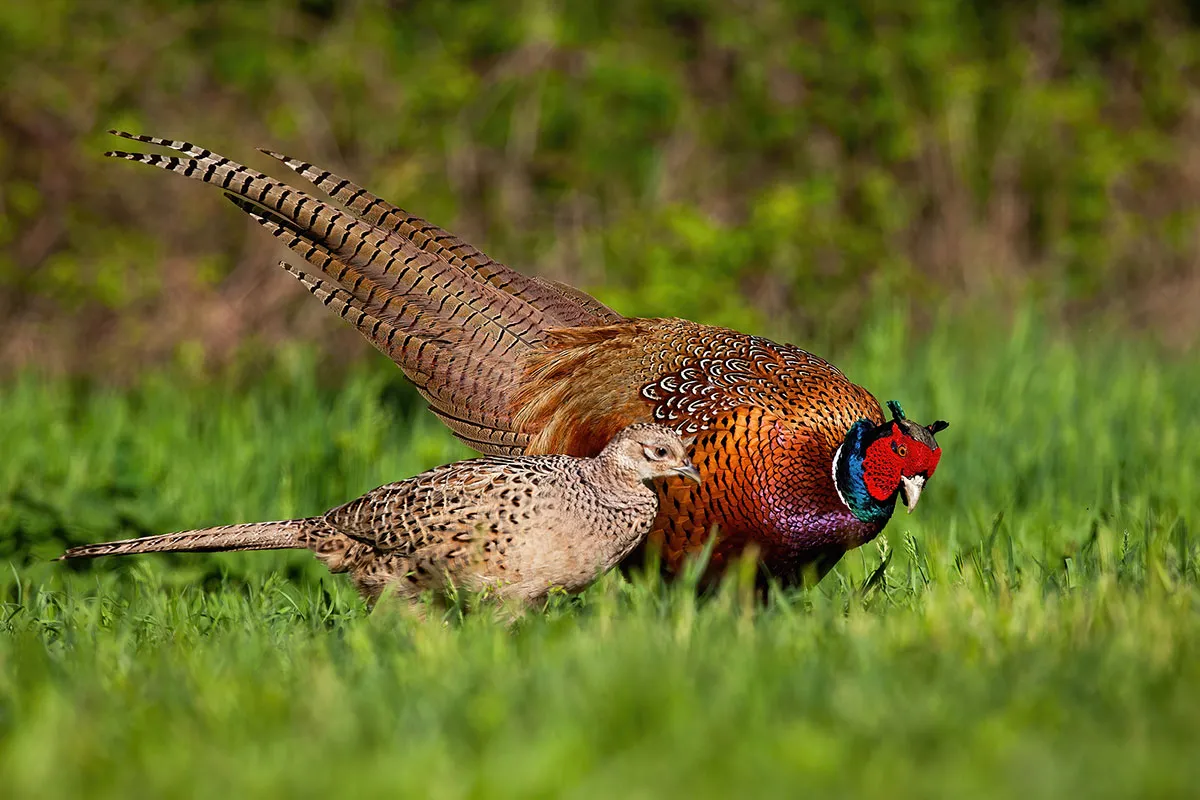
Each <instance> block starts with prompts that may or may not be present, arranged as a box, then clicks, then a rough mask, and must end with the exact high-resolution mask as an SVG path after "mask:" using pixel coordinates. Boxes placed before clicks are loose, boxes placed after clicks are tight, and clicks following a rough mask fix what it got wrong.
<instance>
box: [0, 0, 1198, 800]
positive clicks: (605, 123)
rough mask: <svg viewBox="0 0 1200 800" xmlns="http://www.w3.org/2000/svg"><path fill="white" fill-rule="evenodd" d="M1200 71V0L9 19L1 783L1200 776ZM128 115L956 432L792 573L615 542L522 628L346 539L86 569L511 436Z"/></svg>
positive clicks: (858, 786) (934, 784)
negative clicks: (477, 423) (407, 214)
mask: <svg viewBox="0 0 1200 800" xmlns="http://www.w3.org/2000/svg"><path fill="white" fill-rule="evenodd" d="M1198 67H1200V3H1186V4H1185V3H1168V2H1142V1H1140V0H1124V1H1121V2H1118V0H1098V1H1096V2H1084V1H1083V0H1075V2H1069V3H1067V2H1058V3H1055V2H1044V3H1036V4H1011V3H985V2H964V3H951V2H939V1H937V0H909V1H908V2H899V1H893V0H879V1H878V2H861V1H860V2H841V3H836V2H834V3H817V2H783V1H782V0H763V1H761V2H754V1H753V0H737V1H735V0H727V2H716V1H715V0H713V1H711V2H710V1H708V0H647V1H646V2H636V3H635V2H631V1H630V0H610V1H609V2H605V3H590V2H559V3H554V2H545V1H543V2H537V1H535V0H530V1H529V2H509V3H504V2H498V1H497V0H490V1H488V2H446V1H445V0H420V1H418V0H410V1H409V2H404V1H403V0H392V2H341V3H339V2H332V0H255V1H253V2H252V1H251V0H235V1H233V2H205V1H204V0H129V1H128V2H113V1H111V0H104V1H103V2H100V1H99V0H97V2H84V1H83V0H77V2H67V1H66V0H45V1H44V2H40V3H36V4H35V3H22V2H8V3H0V82H2V83H0V87H2V90H0V786H2V787H4V788H3V789H0V794H4V795H5V796H8V794H5V792H6V791H8V792H10V793H11V794H12V795H13V796H17V797H24V796H28V797H39V798H41V797H58V796H61V797H79V796H84V795H92V796H101V795H103V796H112V797H131V796H143V795H146V794H147V793H149V794H150V795H155V796H171V797H198V798H199V797H212V796H221V795H229V796H237V797H241V796H253V797H269V796H281V797H288V798H297V797H329V796H341V795H345V794H346V793H347V790H348V789H349V790H352V791H357V792H359V793H360V794H362V795H364V796H371V795H374V796H381V797H383V796H387V797H392V796H395V795H396V793H397V792H399V793H400V794H401V795H402V796H430V797H481V796H512V797H522V798H524V797H531V796H534V797H545V796H560V795H563V794H566V793H568V792H570V796H574V797H604V798H611V797H613V796H618V795H619V796H625V795H630V796H641V797H663V796H675V795H678V794H681V793H687V794H688V795H689V796H696V797H705V796H712V797H730V796H741V795H744V794H746V793H747V792H751V793H757V794H759V795H763V796H766V795H771V796H779V797H794V796H796V795H797V794H798V793H799V792H805V793H808V794H816V795H818V796H821V795H831V796H848V795H849V796H853V795H864V796H888V797H891V798H903V797H921V798H925V797H938V796H944V797H954V798H961V797H967V796H970V797H1012V796H1016V797H1020V798H1022V800H1030V799H1031V798H1040V797H1046V798H1055V800H1057V798H1062V797H1067V796H1087V797H1106V796H1110V797H1121V798H1125V797H1188V796H1194V794H1195V787H1196V785H1197V783H1198V782H1200V761H1198V760H1197V759H1196V757H1195V754H1196V752H1197V751H1198V747H1200V745H1198V744H1197V743H1200V713H1197V709H1200V535H1198V534H1197V531H1198V530H1200V518H1198V517H1197V509H1198V508H1200V448H1198V447H1197V446H1196V442H1197V441H1198V440H1200V415H1197V414H1196V412H1195V408H1196V402H1197V398H1200V360H1197V359H1196V357H1195V354H1194V347H1195V345H1196V343H1197V340H1198V337H1200V268H1198V267H1200V264H1198V263H1197V258H1198V256H1200V226H1198V225H1197V221H1198V220H1197V209H1200V91H1198V90H1200V72H1198ZM110 127H116V128H123V129H127V130H132V131H134V132H139V133H148V134H154V135H159V136H165V137H171V138H183V139H187V140H190V141H194V142H198V143H200V144H202V145H204V146H207V147H210V148H212V149H215V150H217V151H219V152H222V153H224V154H225V155H228V156H230V157H232V158H235V159H238V160H242V161H247V162H249V163H250V165H252V166H256V167H259V168H263V169H266V170H269V171H275V172H276V174H279V172H278V170H276V169H275V167H276V166H277V165H276V164H274V162H271V160H270V159H268V158H267V157H265V156H262V155H261V154H257V153H255V151H254V148H255V147H257V146H264V147H269V148H273V149H277V150H281V151H283V152H286V153H288V154H290V155H294V156H296V157H299V158H303V159H305V160H309V161H312V162H315V163H317V164H320V165H322V166H325V167H327V168H330V169H333V170H335V171H337V172H339V173H342V174H344V175H345V176H346V177H349V178H352V179H354V180H355V181H356V182H358V183H361V184H363V185H365V186H367V187H368V188H370V189H371V190H373V191H374V192H376V193H378V194H380V195H382V196H383V197H385V198H387V199H389V200H392V201H394V202H396V203H398V204H400V205H402V206H404V207H405V208H407V209H408V210H410V211H412V212H414V213H417V214H420V215H422V216H425V217H427V218H429V219H430V220H431V221H433V222H436V223H438V224H440V225H442V226H444V227H446V228H448V229H450V230H452V231H454V232H455V233H457V234H459V235H460V236H462V237H463V238H464V239H466V240H467V241H470V242H471V243H472V244H475V245H477V246H478V247H480V248H481V249H483V250H484V251H486V252H488V253H489V254H490V255H492V256H494V257H496V258H498V259H500V260H502V261H505V262H506V263H508V264H510V265H513V266H515V267H517V268H518V269H521V270H524V271H526V272H530V273H534V274H539V275H545V276H548V277H552V278H555V279H558V280H565V281H568V282H570V283H573V284H575V285H578V286H580V287H582V288H584V289H587V290H589V291H592V292H594V293H595V294H596V295H597V296H598V297H600V298H601V299H602V300H604V301H605V302H607V303H609V304H611V305H613V306H614V307H616V308H617V309H619V310H621V311H623V312H625V313H628V314H637V315H656V314H657V315H676V316H683V317H689V318H691V319H695V320H698V321H701V322H706V323H716V324H726V325H731V326H734V327H737V328H740V329H742V330H746V331H749V332H754V333H762V334H766V335H768V336H772V337H775V338H779V339H784V340H788V341H793V342H796V343H798V344H801V345H803V346H805V347H806V348H808V349H811V350H813V351H814V352H816V353H818V354H820V355H822V356H825V357H827V358H829V359H830V360H831V361H832V362H833V363H835V364H837V365H838V366H839V367H841V368H842V369H844V370H845V371H846V373H847V374H848V375H849V376H850V377H851V378H852V379H853V380H855V381H856V382H858V383H861V384H862V385H864V386H866V387H868V388H869V389H870V390H871V391H872V392H873V393H874V394H875V395H876V396H877V397H879V399H881V400H886V399H891V398H896V399H899V400H901V401H902V402H903V404H904V406H905V408H906V409H907V410H908V412H909V413H910V414H911V415H912V416H913V417H914V418H919V419H921V420H922V421H929V420H931V419H933V418H935V417H936V418H945V419H948V420H950V421H951V423H952V427H951V428H950V429H949V430H948V431H946V432H945V433H944V434H942V435H941V436H940V437H939V440H940V441H941V442H942V445H943V447H944V457H943V458H942V461H941V466H940V467H939V470H938V473H937V475H936V476H935V478H934V479H933V480H932V481H931V483H930V486H929V488H928V489H927V491H926V492H925V494H924V495H923V497H922V500H921V506H920V508H919V509H918V510H917V513H915V514H913V515H911V516H909V515H907V514H903V513H899V514H897V515H896V516H895V518H894V519H893V521H892V522H891V524H890V525H889V526H888V528H887V530H886V531H885V535H884V536H881V537H880V538H879V539H877V540H876V541H875V542H873V543H871V544H870V545H868V546H866V547H863V548H859V549H858V550H856V551H854V552H853V553H851V554H849V555H848V556H847V557H846V558H844V559H843V560H842V562H841V563H840V564H839V566H838V567H837V568H836V569H835V570H834V571H833V572H832V573H831V574H830V575H829V576H828V577H827V578H826V579H825V580H823V581H822V582H821V583H820V584H819V585H818V586H817V587H815V588H814V589H812V590H805V591H801V590H796V591H791V592H783V593H777V594H774V595H772V597H771V598H770V600H769V602H768V603H766V604H765V605H755V604H752V603H749V602H747V595H746V594H745V593H743V592H741V591H740V588H742V587H739V586H737V585H735V584H727V585H725V586H723V587H721V588H720V589H719V590H718V591H717V592H716V594H715V596H705V597H702V598H699V599H698V598H697V597H696V595H695V592H694V591H693V589H694V587H692V586H689V585H687V583H686V582H679V583H676V584H674V585H671V586H664V585H662V584H661V583H659V582H658V581H657V579H656V576H655V574H654V573H650V574H649V575H638V574H635V575H634V576H633V579H632V580H625V579H623V578H622V577H621V576H619V575H610V576H608V577H606V578H605V579H604V580H602V581H601V582H600V583H599V585H598V586H596V587H594V588H593V589H591V590H589V591H588V592H587V593H585V594H584V595H583V596H582V597H581V598H576V599H572V600H570V601H564V602H555V603H553V604H551V607H550V608H549V609H548V610H547V611H546V613H545V614H533V615H531V616H530V617H529V618H527V619H526V620H524V621H523V622H522V623H521V625H520V626H518V628H517V629H515V630H512V631H510V630H508V629H505V628H501V627H498V626H496V625H495V624H494V623H492V622H491V621H490V620H489V619H488V618H486V617H484V616H476V617H469V618H467V619H466V620H465V621H464V620H462V619H459V618H458V617H457V616H455V615H453V614H452V615H450V617H449V618H448V619H446V620H442V619H432V620H429V621H427V622H420V623H419V622H416V621H413V620H406V619H393V618H390V617H386V616H383V615H380V614H376V615H372V616H368V615H367V613H366V611H365V609H364V607H363V605H362V603H361V601H360V600H359V599H358V598H357V597H356V596H355V595H354V593H353V590H352V589H351V588H349V587H348V586H347V585H346V583H345V582H343V581H341V580H339V579H338V577H337V576H329V575H327V574H326V573H325V572H324V570H323V569H322V568H321V567H320V565H319V564H317V563H316V562H315V560H313V559H312V558H311V557H309V556H308V555H307V554H306V553H300V552H289V553H276V554H268V553H237V554H224V555H164V556H162V557H142V558H131V559H111V560H98V561H94V562H85V563H70V564H60V563H57V562H53V561H51V560H50V559H52V558H53V557H54V556H56V555H58V554H59V553H60V552H61V551H62V548H63V547H65V546H68V545H71V544H79V543H83V542H92V541H100V540H104V539H116V538H124V537H129V536H138V535H143V534H150V533H157V532H163V531H168V530H178V529H183V528H190V527H195V526H200V525H215V524H222V523H228V522H234V521H248V520H258V519H279V518H283V517H290V516H303V515H308V514H315V513H320V512H322V511H324V510H325V509H327V508H329V507H330V506H332V505H334V504H337V503H341V502H343V501H345V500H347V499H349V498H351V497H354V496H356V495H357V494H359V493H361V492H363V491H366V490H368V489H370V488H372V487H374V486H377V485H379V484H381V483H384V482H386V481H390V480H395V479H397V478H400V477H404V476H407V475H411V474H414V473H416V472H418V471H420V470H422V469H425V468H427V467H430V466H433V465H434V464H439V463H444V462H446V461H450V460H453V459H457V458H461V457H465V456H467V455H469V451H468V450H467V449H466V448H465V447H464V446H463V445H461V444H460V443H458V442H456V441H454V440H453V439H452V438H451V437H450V435H449V433H448V432H447V431H446V430H445V429H444V428H443V427H442V426H441V425H439V424H438V423H437V421H436V420H435V419H434V418H433V417H432V415H430V414H429V413H427V411H426V410H425V408H424V404H423V403H422V402H420V400H419V398H418V397H417V396H416V394H415V392H414V391H413V390H412V389H411V387H410V386H409V385H408V384H407V383H406V382H405V381H404V379H403V377H402V376H401V374H400V372H399V370H397V369H396V368H395V367H394V366H393V365H392V364H391V363H390V362H388V361H387V360H386V359H384V358H383V357H382V356H380V355H378V354H377V353H375V351H374V350H372V349H371V348H370V347H369V346H368V345H366V344H365V343H364V342H363V341H362V339H361V338H360V337H359V336H358V335H357V334H356V333H354V332H353V331H352V330H351V329H350V327H349V326H347V325H346V324H345V323H343V322H341V321H340V320H338V319H336V318H335V317H334V316H333V315H331V314H329V313H328V312H327V311H326V310H325V309H323V308H322V307H321V306H320V304H318V303H316V302H313V301H312V300H311V299H310V298H309V296H308V294H307V293H306V292H305V291H304V290H303V289H302V288H301V287H300V286H298V285H297V284H296V282H295V281H294V280H293V279H292V278H291V277H289V276H288V275H286V274H285V273H284V272H283V271H282V270H279V269H277V268H276V267H275V264H276V262H277V261H278V259H280V258H281V257H284V256H285V254H287V252H286V251H285V250H283V248H281V247H280V246H279V245H278V244H277V243H276V242H275V240H274V239H272V238H271V237H270V236H268V235H267V234H266V233H264V232H263V231H262V230H260V229H259V228H258V227H257V226H256V225H254V224H253V223H252V222H251V221H249V220H248V219H246V217H245V216H244V215H243V214H241V213H240V212H238V211H237V210H235V209H233V208H232V207H230V206H229V204H228V203H226V202H225V201H224V200H222V199H221V197H220V194H219V192H217V191H216V190H214V189H213V188H212V187H205V186H202V185H199V184H197V183H195V182H191V181H185V180H182V179H180V178H178V177H176V176H171V175H167V174H164V173H161V172H158V171H154V170H150V169H147V168H145V167H140V166H137V165H131V164H128V163H125V162H116V161H112V160H106V159H104V158H103V156H102V153H103V152H104V151H105V150H107V149H109V148H112V147H117V146H122V145H125V144H127V143H126V142H123V141H121V140H118V139H115V138H114V137H111V136H108V135H107V134H105V133H104V131H105V130H106V129H107V128H110ZM285 172H286V170H285ZM289 177H290V176H289ZM288 255H290V254H288ZM443 621H446V622H447V623H448V624H447V625H445V626H443V624H442V622H443ZM639 790H640V792H641V794H640V795H639V794H638V791H639Z"/></svg>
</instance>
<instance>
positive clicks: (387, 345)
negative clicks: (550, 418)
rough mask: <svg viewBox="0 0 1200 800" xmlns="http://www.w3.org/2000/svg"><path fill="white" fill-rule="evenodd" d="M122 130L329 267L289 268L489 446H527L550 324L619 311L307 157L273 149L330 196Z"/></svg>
mask: <svg viewBox="0 0 1200 800" xmlns="http://www.w3.org/2000/svg"><path fill="white" fill-rule="evenodd" d="M113 133H115V134H116V135H118V136H122V137H124V138H126V139H132V140H134V141H138V142H143V143H146V144H151V145H157V146H161V147H166V148H169V149H171V150H174V151H176V152H178V153H180V154H181V155H180V156H164V155H156V154H149V153H129V152H124V151H114V152H110V153H107V155H109V156H112V157H115V158H124V159H128V160H130V161H137V162H141V163H144V164H149V165H151V166H155V167H159V168H161V169H165V170H168V171H170V172H175V173H177V174H180V175H183V176H185V177H188V178H193V179H195V180H200V181H203V182H204V183H210V184H214V185H216V186H219V187H221V188H222V189H224V190H225V192H226V196H227V197H228V198H229V199H230V200H231V201H232V202H233V203H234V205H236V206H237V207H238V208H240V209H242V210H243V211H245V212H247V213H248V214H250V215H251V216H252V217H253V218H254V219H255V221H257V222H258V223H259V224H261V225H262V226H263V227H264V228H266V229H267V230H268V231H270V232H271V233H272V234H274V235H275V236H276V237H278V238H279V239H280V241H282V242H283V243H284V244H285V246H287V247H288V248H289V249H291V250H292V251H293V252H296V253H298V254H299V255H300V256H302V257H303V258H304V259H305V260H306V261H308V262H309V263H310V264H312V265H313V266H314V267H316V269H317V270H319V271H320V272H321V273H323V277H322V278H316V277H312V276H309V275H306V274H305V273H303V272H301V271H299V270H294V269H293V270H291V271H292V272H293V274H294V275H296V277H298V278H299V279H300V280H301V281H302V282H303V283H304V285H305V286H306V287H307V288H308V289H309V291H311V292H312V293H313V294H314V295H316V296H317V297H318V298H319V299H321V301H322V302H324V303H325V304H326V305H328V306H330V307H331V308H333V309H334V311H335V312H336V313H338V314H339V315H340V316H341V317H342V318H343V319H346V320H347V321H349V322H351V324H353V325H354V326H355V327H356V328H357V329H358V331H359V333H361V334H362V335H363V336H365V337H366V338H367V339H368V340H369V341H370V342H371V343H372V344H373V345H375V347H377V348H378V349H379V350H381V351H382V352H383V353H385V354H386V355H387V356H388V357H389V358H391V359H392V360H393V361H395V362H396V364H398V365H399V366H400V368H401V369H402V370H404V373H405V374H406V375H407V376H408V378H409V379H410V380H411V381H412V382H413V383H414V384H415V385H416V387H417V389H418V390H419V391H420V392H421V394H422V395H424V397H425V398H426V399H427V400H428V401H429V403H430V405H431V406H432V408H433V410H434V412H435V413H436V414H437V415H438V416H439V417H441V419H442V421H443V422H445V423H446V424H447V425H448V426H449V427H450V429H451V430H453V431H454V432H455V433H456V434H457V435H458V436H459V437H460V438H462V439H463V440H465V441H466V442H467V443H468V444H470V445H472V446H473V447H475V448H476V449H478V450H480V451H481V452H485V453H513V452H520V451H522V450H523V449H524V448H525V446H526V445H527V444H528V441H529V436H528V434H527V433H525V432H523V431H522V430H521V429H520V428H519V427H517V425H516V424H515V422H514V419H513V417H514V413H515V412H514V409H513V402H512V401H513V397H514V395H515V392H516V391H517V389H518V388H519V387H520V385H521V383H522V381H523V380H524V372H523V367H522V359H521V356H522V355H524V354H525V353H528V352H529V351H530V350H532V349H535V348H538V347H539V346H540V345H541V344H542V342H543V340H544V338H545V337H546V334H547V332H548V331H550V330H553V329H556V328H570V327H578V326H590V325H596V324H599V323H604V322H613V321H615V320H618V319H621V317H620V315H618V314H616V313H615V312H613V311H612V310H611V309H608V308H606V307H605V306H603V305H602V304H600V303H599V302H597V301H596V300H594V299H593V298H591V297H588V296H587V295H585V294H583V293H582V292H579V291H577V290H575V289H572V288H570V287H564V286H561V285H558V284H554V283H552V282H550V281H545V280H541V279H538V278H531V277H529V276H526V275H522V274H521V273H519V272H516V271H514V270H512V269H509V268H508V267H506V266H504V265H503V264H500V263H499V262H497V261H494V260H493V259H490V258H488V257H487V256H486V255H484V254H483V253H481V252H479V251H478V250H476V249H475V248H473V247H471V246H470V245H468V244H466V243H465V242H462V241H460V240H459V239H457V238H455V237H454V236H452V235H450V234H449V233H447V232H446V231H444V230H442V229H441V228H438V227H437V226H435V225H431V224H430V223H428V222H426V221H425V220H423V219H420V218H418V217H415V216H412V215H411V214H408V213H406V212H405V211H403V210H402V209H399V208H396V207H395V206H392V205H389V204H387V203H385V202H384V201H382V200H381V199H379V198H378V197H375V196H374V195H372V194H370V193H368V192H367V191H366V190H365V189H363V188H362V187H359V186H356V185H355V184H353V183H351V182H350V181H348V180H345V179H343V178H340V177H338V176H337V175H334V174H332V173H330V172H328V171H325V170H321V169H318V168H316V167H314V166H312V165H311V164H308V163H306V162H302V161H297V160H295V159H291V158H288V157H287V156H283V155H281V154H279V153H272V152H270V151H264V152H267V154H268V155H270V156H272V157H273V158H275V159H278V160H279V161H280V162H282V163H283V164H284V165H285V166H287V167H288V168H289V169H292V170H293V171H295V172H296V173H297V174H299V175H300V176H302V177H304V178H306V179H307V180H309V181H311V182H312V183H313V184H314V185H316V186H317V187H318V188H319V189H320V190H322V191H324V192H325V193H326V194H328V196H329V197H330V198H331V199H332V201H333V202H332V203H329V202H325V201H323V200H320V199H318V198H316V197H314V196H312V195H309V194H307V193H305V192H302V191H300V190H298V189H296V188H294V187H292V186H289V185H287V184H286V183H282V182H280V181H277V180H275V179H274V178H271V177H269V176H267V175H265V174H263V173H261V172H257V171H254V170H251V169H248V168H247V167H245V166H243V165H241V164H238V163H237V162H235V161H231V160H230V159H228V158H225V157H224V156H221V155H218V154H217V153H213V152H211V151H209V150H207V149H205V148H202V147H197V146H196V145H193V144H190V143H188V142H179V141H172V140H169V139H159V138H156V137H153V136H137V135H134V134H128V133H121V132H118V131H113ZM335 204H338V205H335ZM339 205H340V206H341V207H342V208H345V209H346V211H343V210H342V208H339V207H338V206H339ZM347 212H348V213H347Z"/></svg>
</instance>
